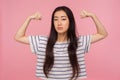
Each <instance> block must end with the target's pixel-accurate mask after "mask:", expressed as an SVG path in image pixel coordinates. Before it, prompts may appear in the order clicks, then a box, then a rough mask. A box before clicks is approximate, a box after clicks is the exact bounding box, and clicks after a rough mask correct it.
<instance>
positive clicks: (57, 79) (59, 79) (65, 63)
mask: <svg viewBox="0 0 120 80" xmlns="http://www.w3.org/2000/svg"><path fill="white" fill-rule="evenodd" d="M47 40H48V37H46V36H39V35H37V36H29V42H30V48H31V50H32V53H35V54H36V55H37V65H36V76H37V77H40V78H41V79H43V80H69V79H70V78H71V76H72V66H71V64H70V61H69V57H68V51H67V47H68V44H69V42H56V43H55V45H54V47H53V48H54V49H53V50H54V65H53V68H52V69H51V71H50V73H49V75H48V76H49V78H46V77H45V74H44V72H43V65H44V59H45V50H46V45H47ZM90 40H91V37H90V35H86V36H80V37H79V40H78V48H77V51H76V54H77V58H78V63H79V68H80V73H79V78H84V77H86V76H87V74H86V66H85V59H84V56H85V53H87V52H88V50H89V47H90Z"/></svg>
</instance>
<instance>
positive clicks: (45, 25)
mask: <svg viewBox="0 0 120 80" xmlns="http://www.w3.org/2000/svg"><path fill="white" fill-rule="evenodd" d="M61 5H65V6H68V7H70V8H71V9H72V11H73V13H74V16H75V20H76V24H77V29H78V32H79V33H80V34H91V33H94V32H96V29H95V25H94V23H93V22H92V20H91V19H90V18H86V19H80V16H79V14H80V11H81V10H82V9H85V10H88V11H92V12H94V13H96V15H97V16H98V17H99V19H100V20H101V22H102V23H103V24H104V25H105V28H106V29H107V31H108V33H109V35H108V37H107V38H106V39H104V40H102V41H99V42H97V43H95V44H92V45H91V48H90V52H89V53H88V54H86V57H85V58H86V66H87V73H88V78H87V79H84V80H120V47H119V45H120V42H119V41H120V36H119V31H120V28H119V27H120V26H119V25H120V20H119V19H120V0H2V1H1V0H0V80H40V79H38V78H36V77H35V65H36V56H35V55H33V54H32V53H31V51H30V47H29V45H25V44H21V43H18V42H16V41H15V40H14V35H15V33H16V31H17V30H18V28H19V27H20V26H21V24H22V23H23V22H24V20H25V19H26V17H27V16H29V15H31V14H32V13H34V12H35V11H39V12H40V13H41V14H42V20H41V21H32V22H31V23H30V25H29V28H28V30H27V35H36V34H41V35H48V33H49V29H50V20H51V13H52V11H53V10H54V8H55V7H57V6H61Z"/></svg>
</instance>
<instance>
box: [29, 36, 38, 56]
mask: <svg viewBox="0 0 120 80" xmlns="http://www.w3.org/2000/svg"><path fill="white" fill-rule="evenodd" d="M28 38H29V43H30V49H31V51H32V53H35V54H36V53H37V51H38V48H39V36H29V37H28Z"/></svg>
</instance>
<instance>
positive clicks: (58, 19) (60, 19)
mask: <svg viewBox="0 0 120 80" xmlns="http://www.w3.org/2000/svg"><path fill="white" fill-rule="evenodd" d="M54 26H55V29H56V31H57V32H58V34H65V33H67V30H68V28H69V19H68V16H67V14H66V13H65V12H64V11H62V10H61V11H57V12H55V14H54Z"/></svg>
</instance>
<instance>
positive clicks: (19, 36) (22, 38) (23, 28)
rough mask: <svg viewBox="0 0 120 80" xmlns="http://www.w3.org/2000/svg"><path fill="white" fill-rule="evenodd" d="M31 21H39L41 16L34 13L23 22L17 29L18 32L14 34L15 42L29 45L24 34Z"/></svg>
mask: <svg viewBox="0 0 120 80" xmlns="http://www.w3.org/2000/svg"><path fill="white" fill-rule="evenodd" d="M33 19H36V20H40V19H41V15H40V14H39V13H38V12H36V13H34V14H33V15H31V16H29V17H28V18H27V19H26V20H25V22H24V23H23V24H22V26H21V27H20V28H19V29H18V31H17V32H16V34H15V37H14V38H15V40H16V41H18V42H21V43H25V44H29V41H28V37H27V36H26V35H25V33H26V30H27V27H28V25H29V23H30V21H31V20H33Z"/></svg>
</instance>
